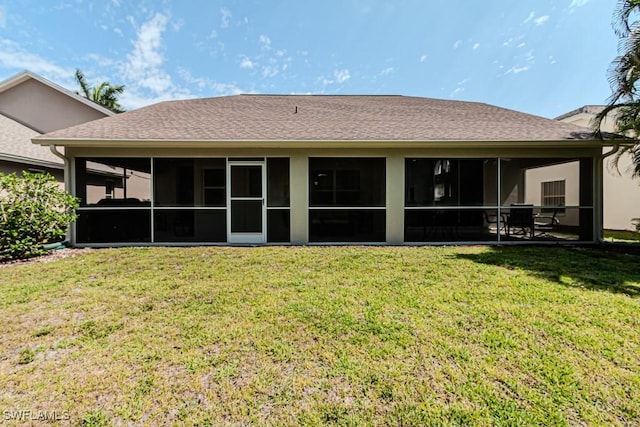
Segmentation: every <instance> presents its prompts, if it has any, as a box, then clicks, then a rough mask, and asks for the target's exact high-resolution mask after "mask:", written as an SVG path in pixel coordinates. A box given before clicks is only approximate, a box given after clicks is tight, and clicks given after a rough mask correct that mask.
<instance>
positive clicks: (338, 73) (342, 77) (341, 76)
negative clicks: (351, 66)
mask: <svg viewBox="0 0 640 427" xmlns="http://www.w3.org/2000/svg"><path fill="white" fill-rule="evenodd" d="M333 77H335V79H336V81H337V82H338V83H344V82H346V81H347V80H349V79H350V78H351V73H349V70H347V69H346V68H345V69H344V70H334V71H333Z"/></svg>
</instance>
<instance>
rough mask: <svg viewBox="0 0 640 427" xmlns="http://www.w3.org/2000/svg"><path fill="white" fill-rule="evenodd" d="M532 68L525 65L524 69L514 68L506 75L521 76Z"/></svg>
mask: <svg viewBox="0 0 640 427" xmlns="http://www.w3.org/2000/svg"><path fill="white" fill-rule="evenodd" d="M530 68H531V67H530V66H528V65H525V66H524V67H516V66H513V67H511V68H509V69H508V70H507V72H506V73H505V74H520V73H522V72H525V71H528V70H529V69H530Z"/></svg>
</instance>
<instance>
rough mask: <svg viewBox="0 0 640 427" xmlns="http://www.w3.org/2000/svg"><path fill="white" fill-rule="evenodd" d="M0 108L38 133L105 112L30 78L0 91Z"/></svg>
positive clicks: (70, 124)
mask: <svg viewBox="0 0 640 427" xmlns="http://www.w3.org/2000/svg"><path fill="white" fill-rule="evenodd" d="M0 112H1V113H2V114H4V115H6V116H7V117H10V118H12V119H14V120H16V121H19V122H20V123H23V124H25V125H27V126H29V127H31V128H33V129H35V130H37V131H38V132H40V133H46V132H51V131H54V130H57V129H62V128H66V127H69V126H73V125H77V124H80V123H85V122H88V121H91V120H96V119H100V118H103V117H106V115H105V114H104V113H101V112H99V111H97V110H95V109H93V108H91V107H90V106H88V105H85V104H83V103H81V102H79V101H78V100H75V99H73V98H71V97H69V96H67V95H65V94H63V93H60V92H59V91H57V90H55V89H53V88H51V87H49V86H47V85H45V84H42V83H40V82H39V81H36V80H32V79H30V80H27V81H25V82H23V83H21V84H19V85H16V86H14V87H12V88H10V89H7V90H6V91H5V92H3V93H2V94H1V95H0Z"/></svg>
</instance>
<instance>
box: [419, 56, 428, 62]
mask: <svg viewBox="0 0 640 427" xmlns="http://www.w3.org/2000/svg"><path fill="white" fill-rule="evenodd" d="M427 58H428V56H427V55H422V56H421V57H420V62H424V61H426V60H427Z"/></svg>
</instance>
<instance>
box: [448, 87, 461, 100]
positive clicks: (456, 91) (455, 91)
mask: <svg viewBox="0 0 640 427" xmlns="http://www.w3.org/2000/svg"><path fill="white" fill-rule="evenodd" d="M462 92H464V88H463V87H457V88H455V89H454V90H453V92H451V93H450V94H449V98H455V97H456V96H458V95H460V94H461V93H462Z"/></svg>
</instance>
